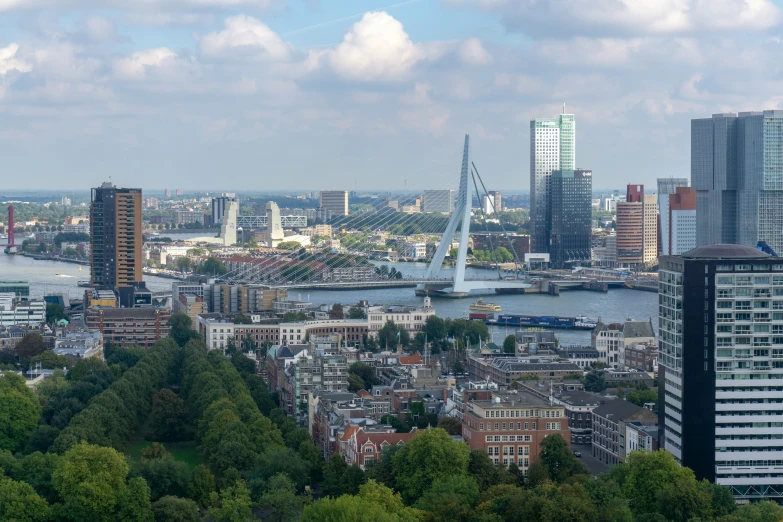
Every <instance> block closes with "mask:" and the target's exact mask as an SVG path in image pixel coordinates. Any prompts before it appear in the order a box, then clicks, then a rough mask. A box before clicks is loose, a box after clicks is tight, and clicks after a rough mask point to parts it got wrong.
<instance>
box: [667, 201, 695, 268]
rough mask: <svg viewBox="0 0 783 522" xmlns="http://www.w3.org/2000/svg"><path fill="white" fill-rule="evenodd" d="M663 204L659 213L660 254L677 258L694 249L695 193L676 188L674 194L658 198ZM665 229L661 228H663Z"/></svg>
mask: <svg viewBox="0 0 783 522" xmlns="http://www.w3.org/2000/svg"><path fill="white" fill-rule="evenodd" d="M658 200H659V201H664V202H665V208H666V212H665V215H664V212H663V211H661V227H662V228H661V231H660V234H659V235H660V236H661V252H662V253H663V255H672V256H678V255H680V254H682V253H684V252H687V251H688V250H693V249H694V248H696V191H695V190H693V189H692V188H690V187H677V188H676V192H675V193H673V194H668V195H667V196H665V197H663V198H661V197H659V198H658ZM664 226H665V227H666V228H663V227H664Z"/></svg>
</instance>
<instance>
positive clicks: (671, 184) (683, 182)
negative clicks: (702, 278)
mask: <svg viewBox="0 0 783 522" xmlns="http://www.w3.org/2000/svg"><path fill="white" fill-rule="evenodd" d="M687 186H688V180H687V179H686V178H658V214H659V216H660V218H659V223H658V235H659V237H660V239H659V240H658V243H659V245H658V246H659V248H658V250H659V252H660V253H661V254H662V255H664V256H669V255H673V254H672V252H671V249H670V244H669V243H667V238H666V234H667V231H668V230H669V195H670V194H675V193H676V192H677V187H687ZM695 246H696V245H693V247H691V248H695ZM689 250H690V249H689ZM683 252H685V250H683ZM674 255H676V254H674Z"/></svg>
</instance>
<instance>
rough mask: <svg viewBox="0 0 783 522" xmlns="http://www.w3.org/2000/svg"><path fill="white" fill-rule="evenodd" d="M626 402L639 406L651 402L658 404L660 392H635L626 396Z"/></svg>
mask: <svg viewBox="0 0 783 522" xmlns="http://www.w3.org/2000/svg"><path fill="white" fill-rule="evenodd" d="M625 400H627V401H628V402H632V403H634V404H636V405H637V406H644V405H645V404H647V403H649V402H651V403H653V404H658V392H655V391H653V390H634V391H632V392H631V393H629V394H628V395H626V396H625Z"/></svg>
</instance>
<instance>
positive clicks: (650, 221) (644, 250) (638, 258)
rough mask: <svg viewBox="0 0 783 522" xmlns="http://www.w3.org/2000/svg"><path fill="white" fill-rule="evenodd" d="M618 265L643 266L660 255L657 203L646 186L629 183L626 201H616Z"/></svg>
mask: <svg viewBox="0 0 783 522" xmlns="http://www.w3.org/2000/svg"><path fill="white" fill-rule="evenodd" d="M616 224H617V264H618V265H620V266H621V267H625V268H641V267H643V266H645V265H650V264H654V263H655V261H656V259H657V258H658V202H657V198H656V196H655V194H645V193H644V185H628V188H627V194H626V197H625V201H619V202H618V203H617V221H616Z"/></svg>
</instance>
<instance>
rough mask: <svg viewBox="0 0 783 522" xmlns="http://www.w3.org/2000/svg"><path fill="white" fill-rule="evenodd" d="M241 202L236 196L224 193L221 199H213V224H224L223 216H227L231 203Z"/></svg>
mask: <svg viewBox="0 0 783 522" xmlns="http://www.w3.org/2000/svg"><path fill="white" fill-rule="evenodd" d="M232 201H233V202H239V200H238V199H237V195H236V194H229V193H224V194H222V195H221V196H220V197H217V198H212V223H213V224H218V223H223V216H225V215H226V211H227V210H228V207H229V205H230V204H231V202H232Z"/></svg>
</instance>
